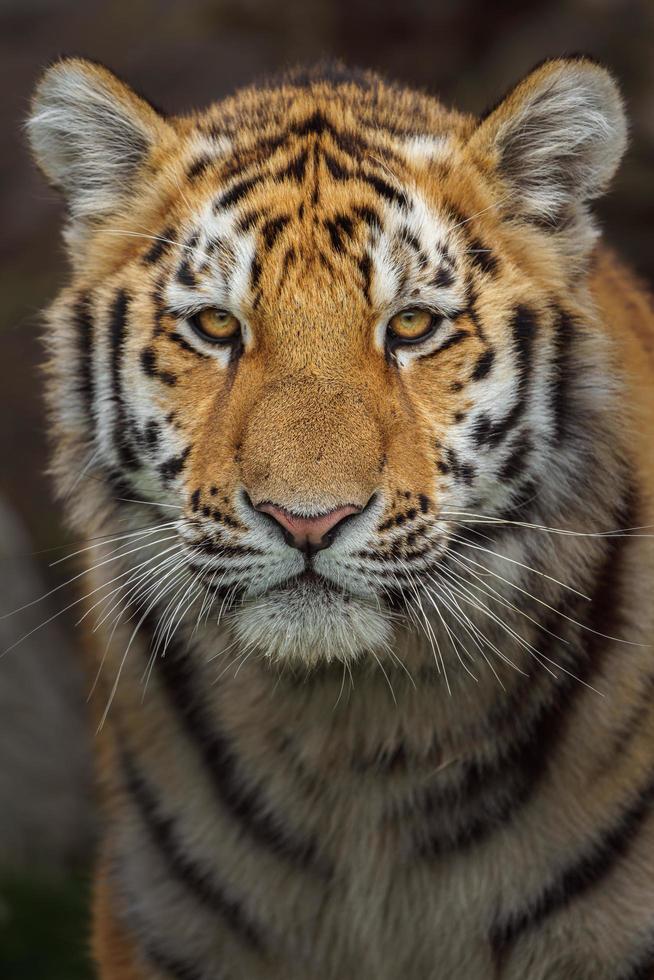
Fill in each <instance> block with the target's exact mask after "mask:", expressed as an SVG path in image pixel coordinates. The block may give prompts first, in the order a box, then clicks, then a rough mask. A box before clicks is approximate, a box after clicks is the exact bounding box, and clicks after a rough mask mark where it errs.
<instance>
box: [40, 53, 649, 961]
mask: <svg viewBox="0 0 654 980" xmlns="http://www.w3.org/2000/svg"><path fill="white" fill-rule="evenodd" d="M625 130H626V126H625V120H624V112H623V108H622V103H621V99H620V96H619V93H618V91H617V87H616V85H615V82H614V81H613V80H612V78H611V76H610V75H609V74H608V72H606V71H605V70H604V69H603V68H601V67H600V66H598V65H595V64H594V63H591V62H590V61H587V60H585V59H557V60H553V61H550V62H547V63H545V64H544V65H542V66H540V67H539V68H537V69H535V70H534V72H532V73H531V74H530V75H529V76H527V78H526V79H524V80H523V81H522V82H521V83H520V84H519V85H517V86H516V87H515V88H514V89H513V90H512V92H511V93H509V95H508V96H507V97H506V98H505V99H504V100H503V101H502V102H501V103H500V104H499V105H498V106H497V107H496V108H495V109H493V110H492V111H491V112H489V113H488V114H487V115H486V116H485V117H484V118H483V119H481V120H479V119H475V118H473V117H471V116H466V115H463V114H459V113H455V112H449V111H447V110H445V109H444V108H443V107H442V106H441V105H440V104H439V103H438V102H437V101H436V100H435V99H433V98H430V97H428V96H425V95H420V94H417V93H413V92H410V91H407V90H404V89H401V88H398V87H395V86H392V85H389V84H387V83H385V82H383V81H382V80H380V79H379V78H377V77H376V76H374V75H369V74H365V73H362V74H356V73H354V74H348V73H347V72H345V71H344V70H343V69H341V68H339V67H338V66H335V67H333V68H332V69H329V70H327V71H324V72H323V71H308V72H305V73H303V72H297V73H295V74H292V75H289V76H288V77H285V78H282V79H280V80H278V81H273V82H271V83H269V84H266V85H262V86H261V87H253V88H250V89H247V90H245V91H243V92H241V93H238V94H237V95H235V96H234V97H232V98H230V99H227V100H225V101H224V102H222V103H217V104H216V105H214V106H212V107H210V108H209V109H208V110H206V111H205V112H202V113H196V114H193V115H189V116H185V117H177V118H175V117H164V116H162V115H161V114H160V113H158V112H156V111H155V110H154V109H153V108H152V107H151V106H150V105H149V104H148V103H147V102H145V101H144V100H143V99H141V98H140V97H139V96H137V95H135V94H134V93H133V92H132V91H131V90H130V89H129V88H128V87H127V86H126V85H124V84H123V83H122V82H120V81H119V80H118V79H117V78H116V77H115V76H114V75H112V74H111V73H110V72H109V71H107V70H106V69H104V68H102V67H101V66H98V65H93V64H91V63H89V62H86V61H83V60H80V59H64V60H62V61H60V62H58V63H57V64H55V65H54V66H52V67H51V68H50V69H48V71H47V72H46V73H45V75H44V77H43V79H42V80H41V82H40V84H39V86H38V87H37V91H36V94H35V98H34V104H33V108H32V114H31V117H30V120H29V133H30V138H31V142H32V146H33V150H34V153H35V156H36V159H37V161H38V162H39V164H40V166H41V168H42V169H43V171H44V173H45V174H46V176H47V177H48V179H49V180H50V181H51V182H52V183H53V184H54V185H55V186H57V187H58V188H59V189H60V190H61V191H62V193H63V195H64V197H65V199H66V203H67V207H68V218H69V220H68V225H67V229H66V233H65V236H66V241H67V244H68V247H69V252H70V257H71V264H72V280H71V284H70V285H69V286H68V287H67V288H66V289H65V290H64V291H63V292H62V294H61V295H60V297H59V298H58V299H57V300H56V302H55V303H54V304H53V306H52V308H51V310H50V311H49V313H48V318H47V331H48V335H47V336H48V348H49V372H48V380H47V397H48V405H49V410H50V417H51V422H52V438H53V443H54V464H53V470H54V475H55V480H56V485H57V490H58V493H59V495H60V497H61V499H62V500H63V502H64V505H65V508H66V512H67V516H68V519H69V521H70V523H71V525H72V526H73V527H74V528H75V529H76V530H77V532H78V533H81V534H82V535H84V536H86V537H88V539H89V546H88V548H87V549H86V550H85V551H84V552H83V555H84V556H85V558H86V560H87V570H88V589H87V590H86V592H87V595H86V599H85V602H86V610H85V614H84V617H85V618H86V619H87V622H90V623H93V624H94V633H93V635H94V636H98V637H99V636H101V637H102V641H101V642H100V643H99V648H98V650H97V651H93V655H94V658H95V659H96V660H97V665H96V668H95V670H96V671H98V672H99V680H98V682H97V684H96V685H94V703H95V705H96V713H97V721H98V728H99V731H100V734H99V736H98V742H99V751H98V771H99V777H100V781H101V783H102V786H103V788H104V790H105V793H104V798H105V802H104V816H105V830H104V834H103V842H102V848H101V861H100V862H99V870H98V885H97V900H96V906H95V929H94V952H95V956H96V960H97V964H98V970H99V975H100V976H101V977H102V980H137V978H143V980H155V978H156V980H216V978H219V980H237V978H248V980H255V978H261V980H263V978H277V980H306V978H307V977H311V978H312V980H314V978H315V980H355V978H356V980H373V978H374V980H397V978H399V977H402V978H407V980H425V978H430V980H431V978H434V980H440V978H443V980H445V978H448V980H487V978H489V977H493V978H496V980H524V978H525V977H529V980H571V978H574V980H647V978H649V977H654V860H653V859H652V857H651V855H652V853H653V851H652V842H653V840H654V818H653V813H652V811H653V806H654V750H653V749H652V745H653V744H654V738H653V736H654V718H653V709H652V707H651V702H652V698H651V692H652V667H651V650H650V647H649V645H650V644H651V637H652V626H653V622H652V619H653V612H652V599H651V597H652V587H653V585H654V567H653V565H654V560H653V557H652V548H651V544H650V541H649V539H648V537H647V534H646V533H645V532H643V533H641V534H632V533H630V531H629V529H633V528H637V527H640V528H641V529H642V528H644V527H647V526H648V525H650V524H651V523H652V516H653V515H652V505H651V499H652V495H653V493H654V468H653V467H652V458H654V454H653V452H652V432H653V431H654V400H653V399H652V396H651V392H652V374H653V372H654V363H653V359H652V350H653V349H654V345H653V342H652V338H653V337H654V327H653V321H654V317H653V315H652V312H651V307H650V305H649V302H648V297H647V296H646V295H645V294H644V292H643V290H642V289H641V287H640V286H639V285H638V284H637V283H635V282H634V281H633V280H632V278H631V276H630V275H629V273H628V272H627V271H626V270H625V269H624V268H623V267H622V266H621V265H620V263H619V262H618V260H617V259H616V258H615V256H613V255H612V254H611V253H610V252H609V251H607V250H606V249H605V248H604V247H603V246H602V245H601V244H600V243H599V242H598V232H597V228H596V225H595V223H594V221H593V218H592V214H591V211H590V203H591V202H592V200H593V199H594V198H596V197H597V196H599V195H600V194H601V193H602V192H603V191H604V190H605V188H606V186H607V185H608V183H609V182H610V180H611V178H612V176H613V174H614V172H615V170H616V168H617V166H618V163H619V161H620V158H621V155H622V153H623V150H624V145H625ZM607 923H610V928H607Z"/></svg>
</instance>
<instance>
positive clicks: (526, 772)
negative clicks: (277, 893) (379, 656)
mask: <svg viewBox="0 0 654 980" xmlns="http://www.w3.org/2000/svg"><path fill="white" fill-rule="evenodd" d="M631 506H632V504H631V501H629V507H628V509H631ZM621 518H622V519H626V520H629V519H632V518H633V515H629V516H628V515H627V514H622V515H621ZM626 542H628V538H611V539H610V540H609V541H608V542H607V544H606V548H605V553H604V556H603V559H602V562H601V564H600V567H599V568H598V571H597V575H596V579H595V588H594V590H593V594H592V596H591V602H590V604H588V603H587V602H586V601H585V600H579V599H576V600H575V602H574V604H573V605H569V604H568V600H566V599H564V600H563V602H562V604H561V606H560V612H562V613H565V615H567V616H570V617H571V618H572V619H575V620H577V621H579V622H582V623H584V625H585V626H586V627H587V628H588V630H595V631H596V632H595V633H590V632H588V630H586V631H585V632H584V631H582V630H581V628H579V630H578V636H579V637H580V638H581V637H583V642H582V645H581V648H580V649H577V650H576V651H575V648H574V644H573V643H571V644H570V648H569V649H567V650H565V651H564V650H563V649H561V648H556V644H557V639H556V636H551V635H550V633H554V634H557V633H560V631H561V623H562V620H561V618H560V615H559V614H558V613H557V612H556V611H553V612H552V613H551V614H550V615H549V616H548V617H547V619H546V620H545V622H544V623H543V627H544V630H543V637H544V638H543V641H542V643H541V644H540V652H541V653H543V654H544V655H546V656H549V657H551V658H552V659H554V660H555V661H557V662H561V661H562V660H563V656H564V653H566V654H567V655H568V657H569V658H570V661H569V662H568V663H563V666H565V667H566V668H567V669H568V670H569V671H571V673H568V674H563V675H562V676H560V677H557V678H556V679H555V680H553V681H552V682H551V683H552V685H553V686H552V690H551V691H550V692H549V697H548V698H546V699H544V700H542V701H541V702H540V704H539V706H538V708H537V709H536V711H535V713H532V716H531V717H528V716H527V717H526V715H525V712H526V711H527V710H528V708H529V706H530V703H531V701H530V699H529V696H528V694H529V692H527V693H525V695H524V697H523V698H522V703H521V701H520V699H518V701H517V702H514V701H507V703H506V704H505V705H504V706H503V717H506V718H508V720H509V721H511V720H512V717H513V721H512V723H513V724H518V725H520V727H519V729H518V731H517V734H516V736H515V738H514V741H513V743H511V744H509V746H508V747H507V749H506V751H505V752H504V753H503V755H501V756H500V757H496V758H495V759H494V760H493V761H491V762H486V763H483V762H479V763H475V764H471V765H468V766H467V767H466V768H465V769H464V770H463V774H462V780H461V782H460V783H459V784H454V785H452V786H450V787H442V786H441V785H440V784H439V783H438V781H437V783H436V785H435V786H434V787H433V788H429V789H427V790H426V792H425V795H424V798H423V804H422V805H423V807H424V813H425V815H426V816H427V818H428V819H427V824H428V825H429V823H431V824H432V826H434V825H435V827H436V828H437V829H435V830H434V831H433V832H430V833H429V834H428V835H427V836H425V835H424V834H423V835H422V839H421V840H419V844H418V851H419V853H420V854H421V855H422V856H424V857H435V856H437V855H438V854H441V853H442V852H444V851H447V850H452V849H455V848H461V847H466V846H468V845H470V844H472V843H475V842H478V841H481V840H482V839H484V838H485V837H486V836H487V835H488V834H489V833H491V832H492V831H493V830H495V829H496V828H498V827H500V826H503V825H504V824H505V823H506V821H507V820H508V819H509V818H510V817H512V816H513V814H514V813H515V812H516V811H517V810H518V809H519V808H520V807H522V806H524V804H525V803H526V802H527V800H528V799H530V797H531V796H532V795H533V793H534V792H535V790H536V788H537V786H538V785H539V783H540V782H541V781H542V779H543V778H544V776H545V774H546V772H547V769H548V766H549V763H550V759H552V758H553V757H554V756H555V754H556V751H557V750H558V748H559V746H560V745H561V743H562V741H563V738H564V736H565V734H566V732H567V726H568V722H569V719H570V718H571V717H572V716H573V714H574V711H575V708H576V706H577V703H578V701H579V699H580V698H581V697H582V695H583V694H584V690H585V689H584V685H583V682H586V683H589V682H592V677H593V676H594V675H595V674H597V673H599V672H600V671H601V669H602V666H603V663H604V658H605V654H606V651H607V644H606V643H605V642H604V641H603V640H602V637H601V636H599V635H597V634H611V635H619V631H620V623H619V622H618V621H617V620H618V619H619V613H618V611H617V610H616V594H617V586H618V583H619V581H620V574H621V566H622V560H623V555H624V550H625V545H626ZM582 617H583V618H582ZM545 630H548V631H550V632H545ZM553 645H554V648H553ZM572 674H574V675H576V676H572ZM531 685H533V680H531V681H530V686H531ZM506 709H510V710H509V711H508V714H507V713H506ZM497 724H499V719H497V720H496V722H495V726H497ZM461 801H463V803H464V804H467V806H466V808H465V809H464V810H462V816H463V819H462V821H461V826H460V828H459V829H458V830H457V831H454V833H453V834H450V835H445V834H443V833H442V830H441V829H440V821H439V819H438V818H437V816H436V819H434V815H437V814H438V813H439V811H440V810H444V811H445V812H447V813H449V814H450V819H451V816H452V812H453V808H454V807H457V806H459V804H460V802H461ZM471 803H475V805H476V809H477V811H478V815H472V816H470V814H469V811H470V806H471ZM412 805H413V812H415V801H413V804H412Z"/></svg>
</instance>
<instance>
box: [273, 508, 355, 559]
mask: <svg viewBox="0 0 654 980" xmlns="http://www.w3.org/2000/svg"><path fill="white" fill-rule="evenodd" d="M255 509H256V510H258V511H261V513H263V514H268V516H269V517H272V519H273V520H274V521H276V522H277V523H278V524H279V526H280V527H281V529H282V533H283V535H284V538H285V540H286V543H287V544H290V546H291V547H292V548H297V549H298V550H299V551H304V552H306V553H307V554H313V553H314V552H316V551H322V549H323V548H329V546H330V544H331V543H332V542H333V540H334V538H335V537H336V532H337V530H338V527H339V525H341V524H342V523H343V521H344V520H345V519H346V518H348V517H351V516H352V515H353V514H360V513H361V511H362V509H363V508H362V507H355V506H354V505H353V504H347V505H346V506H344V507H336V508H335V510H330V511H329V512H328V513H326V514H320V515H319V516H318V517H303V516H302V515H300V514H293V513H292V512H291V511H290V510H286V508H285V507H278V506H277V504H271V503H263V504H259V505H258V506H257V507H256V508H255Z"/></svg>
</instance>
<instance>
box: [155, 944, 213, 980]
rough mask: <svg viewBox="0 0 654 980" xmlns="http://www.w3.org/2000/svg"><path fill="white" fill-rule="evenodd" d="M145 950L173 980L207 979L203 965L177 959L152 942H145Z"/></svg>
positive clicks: (156, 965)
mask: <svg viewBox="0 0 654 980" xmlns="http://www.w3.org/2000/svg"><path fill="white" fill-rule="evenodd" d="M143 950H144V953H145V956H146V959H148V960H149V961H150V963H151V964H152V965H153V966H154V967H156V968H157V970H160V971H161V972H162V973H164V974H166V975H167V976H169V977H172V978H173V980H206V974H205V973H204V971H203V970H202V969H201V967H198V966H196V965H195V964H192V963H188V962H187V961H185V960H180V959H177V957H175V956H171V955H170V954H169V953H164V952H163V950H161V949H159V948H158V947H157V946H154V945H153V944H152V943H145V944H144V946H143Z"/></svg>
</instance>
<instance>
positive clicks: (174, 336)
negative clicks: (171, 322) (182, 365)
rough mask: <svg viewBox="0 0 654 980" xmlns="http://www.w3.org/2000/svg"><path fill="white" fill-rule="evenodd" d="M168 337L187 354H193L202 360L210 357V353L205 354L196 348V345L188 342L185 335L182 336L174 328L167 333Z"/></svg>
mask: <svg viewBox="0 0 654 980" xmlns="http://www.w3.org/2000/svg"><path fill="white" fill-rule="evenodd" d="M168 339H169V340H172V341H174V343H176V344H177V346H178V347H181V348H182V350H183V351H186V353H187V354H194V355H195V357H199V358H202V359H204V360H206V359H208V358H210V357H211V354H205V353H204V351H201V350H198V349H197V348H196V347H193V346H192V345H191V344H189V342H188V340H186V338H185V337H182V335H181V333H178V332H177V331H176V330H173V332H172V333H169V334H168Z"/></svg>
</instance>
